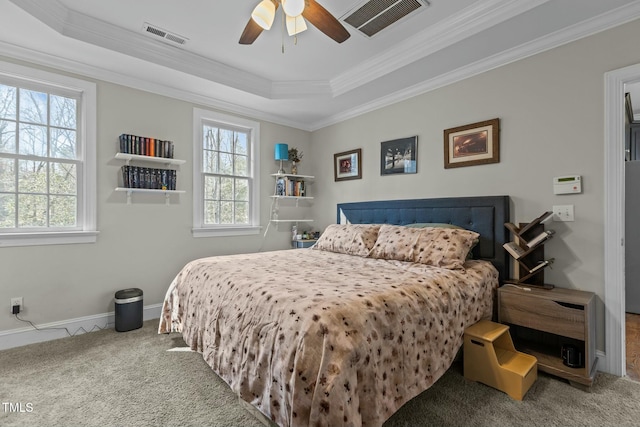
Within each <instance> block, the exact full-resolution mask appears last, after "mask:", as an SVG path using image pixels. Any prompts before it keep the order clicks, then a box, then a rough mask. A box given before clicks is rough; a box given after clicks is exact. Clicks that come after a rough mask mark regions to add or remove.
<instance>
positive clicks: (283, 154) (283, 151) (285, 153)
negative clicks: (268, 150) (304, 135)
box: [275, 144, 289, 160]
mask: <svg viewBox="0 0 640 427" xmlns="http://www.w3.org/2000/svg"><path fill="white" fill-rule="evenodd" d="M275 159H276V160H289V146H288V145H287V144H276V149H275Z"/></svg>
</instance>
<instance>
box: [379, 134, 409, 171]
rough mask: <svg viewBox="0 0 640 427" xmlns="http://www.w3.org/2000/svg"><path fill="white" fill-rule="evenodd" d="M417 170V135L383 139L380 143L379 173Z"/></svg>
mask: <svg viewBox="0 0 640 427" xmlns="http://www.w3.org/2000/svg"><path fill="white" fill-rule="evenodd" d="M417 172H418V137H417V136H412V137H409V138H401V139H394V140H392V141H384V142H382V143H381V144H380V175H393V174H398V173H417Z"/></svg>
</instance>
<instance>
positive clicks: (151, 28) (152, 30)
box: [142, 22, 189, 45]
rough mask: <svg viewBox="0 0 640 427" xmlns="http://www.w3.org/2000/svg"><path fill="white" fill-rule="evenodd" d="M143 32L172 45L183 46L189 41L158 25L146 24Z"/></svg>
mask: <svg viewBox="0 0 640 427" xmlns="http://www.w3.org/2000/svg"><path fill="white" fill-rule="evenodd" d="M142 31H143V32H145V33H146V34H150V35H152V36H154V37H157V38H160V39H162V40H164V41H168V42H171V44H179V45H183V44H185V43H186V42H187V41H188V40H189V39H188V38H186V37H182V36H179V35H177V34H175V33H170V32H169V31H167V30H163V29H162V28H160V27H158V26H156V25H152V24H149V23H148V22H145V23H144V25H143V26H142Z"/></svg>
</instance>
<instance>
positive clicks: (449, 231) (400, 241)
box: [370, 224, 480, 270]
mask: <svg viewBox="0 0 640 427" xmlns="http://www.w3.org/2000/svg"><path fill="white" fill-rule="evenodd" d="M479 236H480V235H479V234H478V233H476V232H475V231H470V230H465V229H458V228H442V227H440V228H439V227H425V228H411V227H405V226H401V225H387V224H384V225H382V226H381V227H380V230H379V231H378V239H377V240H376V243H375V245H374V247H373V249H372V250H371V255H370V256H371V257H372V258H382V259H391V260H398V261H408V262H417V263H421V264H426V265H431V266H434V267H440V268H448V269H451V270H453V269H458V268H462V265H463V264H464V262H465V259H466V258H467V255H468V254H469V251H470V250H471V248H472V247H473V245H474V244H476V243H477V241H478V237H479Z"/></svg>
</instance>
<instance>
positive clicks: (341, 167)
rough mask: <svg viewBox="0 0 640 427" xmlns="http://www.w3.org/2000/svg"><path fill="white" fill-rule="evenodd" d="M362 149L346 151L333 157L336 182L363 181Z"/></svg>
mask: <svg viewBox="0 0 640 427" xmlns="http://www.w3.org/2000/svg"><path fill="white" fill-rule="evenodd" d="M361 157H362V149H360V148H358V149H356V150H351V151H344V152H342V153H337V154H334V155H333V177H334V180H336V181H346V180H348V179H361V178H362V168H361V166H360V165H361V162H362V160H361Z"/></svg>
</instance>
